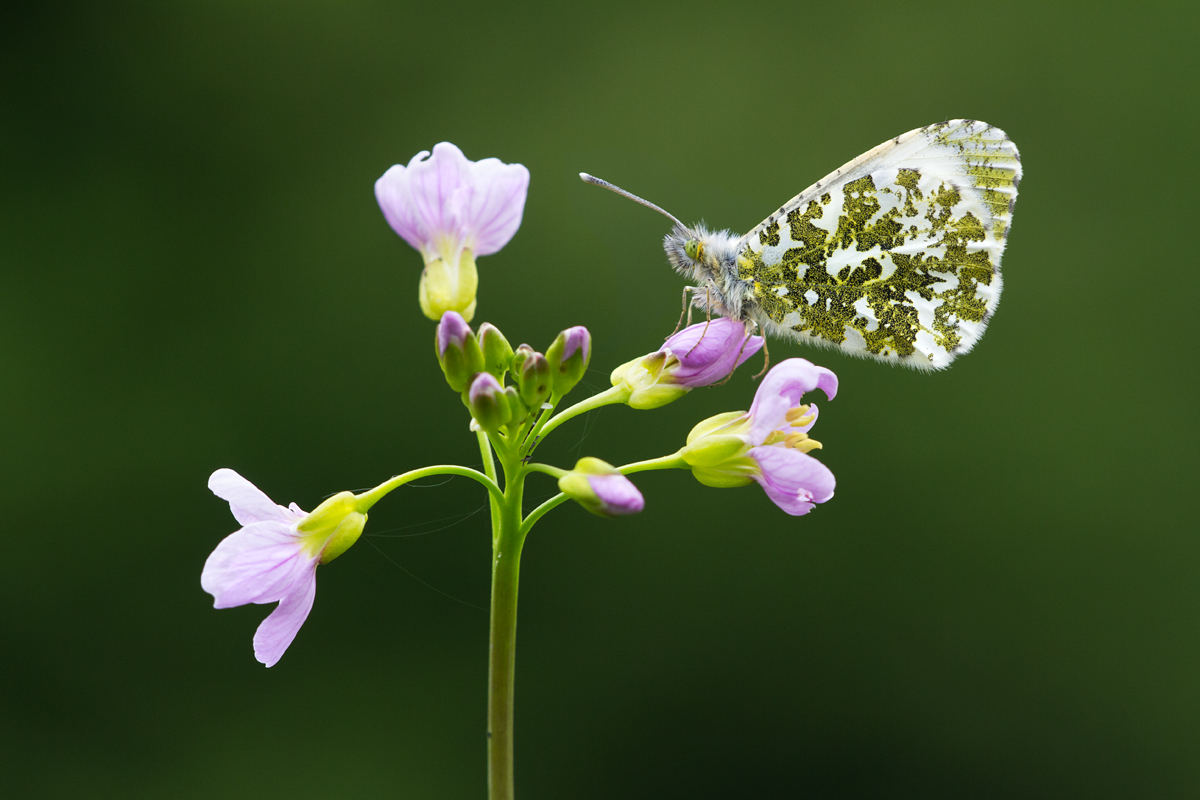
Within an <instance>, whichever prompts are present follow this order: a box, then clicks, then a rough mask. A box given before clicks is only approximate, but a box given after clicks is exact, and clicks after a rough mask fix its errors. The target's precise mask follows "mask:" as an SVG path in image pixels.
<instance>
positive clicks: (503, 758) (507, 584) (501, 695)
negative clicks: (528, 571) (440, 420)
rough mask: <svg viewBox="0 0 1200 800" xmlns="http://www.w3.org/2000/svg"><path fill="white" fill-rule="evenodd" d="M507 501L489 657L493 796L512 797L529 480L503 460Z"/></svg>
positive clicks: (496, 546)
mask: <svg viewBox="0 0 1200 800" xmlns="http://www.w3.org/2000/svg"><path fill="white" fill-rule="evenodd" d="M501 464H502V465H503V467H504V478H505V482H504V489H505V491H504V496H503V500H502V501H501V502H500V531H499V535H498V536H497V537H496V539H495V540H494V542H493V546H492V613H491V632H490V648H489V655H488V797H489V798H490V800H512V798H513V689H514V685H515V680H514V679H515V676H516V652H517V584H518V579H519V576H520V571H521V546H522V545H523V544H524V541H525V536H524V532H523V531H522V526H521V503H522V493H523V485H524V481H523V480H522V478H523V475H522V464H521V461H520V460H519V459H511V458H502V459H501Z"/></svg>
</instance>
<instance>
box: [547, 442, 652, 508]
mask: <svg viewBox="0 0 1200 800" xmlns="http://www.w3.org/2000/svg"><path fill="white" fill-rule="evenodd" d="M558 488H559V490H560V491H562V493H563V494H565V495H567V496H569V497H570V498H571V499H572V500H574V501H575V502H577V503H579V505H581V506H583V507H584V508H586V509H587V510H588V511H590V512H592V513H593V514H598V515H600V516H602V517H619V516H625V515H626V514H637V513H638V512H640V511H641V510H642V509H643V508H644V507H645V506H646V501H645V500H643V499H642V493H641V492H639V491H638V488H637V487H636V486H634V485H633V482H632V481H630V480H629V478H626V477H625V476H624V475H622V474H621V473H620V472H619V471H618V470H617V468H616V467H614V466H613V465H612V464H609V463H607V462H605V461H601V460H600V459H598V458H591V457H590V456H589V457H587V458H581V459H579V461H578V462H576V464H575V469H573V470H571V471H570V472H568V473H567V474H566V475H563V476H562V477H561V478H559V479H558Z"/></svg>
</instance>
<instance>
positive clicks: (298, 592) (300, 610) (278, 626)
mask: <svg viewBox="0 0 1200 800" xmlns="http://www.w3.org/2000/svg"><path fill="white" fill-rule="evenodd" d="M316 595H317V570H316V559H314V560H313V568H312V569H311V570H310V571H308V572H306V573H305V576H304V578H303V580H300V581H298V582H297V583H296V584H295V585H294V586H293V587H292V591H291V592H290V593H289V594H288V595H287V596H286V597H284V598H283V599H282V600H281V601H280V602H279V605H278V606H276V607H275V610H274V611H272V612H271V614H270V615H269V616H268V617H267V618H266V619H264V620H263V621H262V624H261V625H259V626H258V630H257V631H255V632H254V657H255V658H257V659H258V660H259V661H261V662H262V663H263V664H266V665H267V666H268V667H273V666H275V664H277V663H278V662H279V659H280V658H282V657H283V653H284V651H285V650H287V649H288V645H290V644H291V643H292V640H293V639H295V638H296V634H297V633H299V632H300V626H301V625H303V624H304V621H305V620H306V619H308V613H309V612H310V611H312V607H313V599H314V598H315V597H316Z"/></svg>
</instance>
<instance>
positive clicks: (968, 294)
mask: <svg viewBox="0 0 1200 800" xmlns="http://www.w3.org/2000/svg"><path fill="white" fill-rule="evenodd" d="M1020 179H1021V163H1020V155H1019V153H1018V152H1017V148H1016V146H1015V145H1014V144H1013V143H1012V141H1011V140H1009V138H1008V137H1007V135H1005V133H1004V132H1003V131H1001V130H999V129H998V128H994V127H992V126H990V125H988V124H986V123H983V122H978V121H975V120H952V121H950V122H943V123H938V124H936V125H930V126H927V127H925V128H919V129H917V130H914V131H910V132H908V133H906V134H904V135H902V136H897V137H896V138H895V139H892V140H890V141H888V142H885V143H884V144H882V145H880V146H879V147H876V148H875V149H873V150H871V151H869V152H867V153H865V154H863V155H862V156H859V157H858V158H856V159H855V160H853V161H851V162H850V163H849V164H846V165H845V166H843V167H842V168H841V169H839V170H836V171H834V172H833V173H831V174H830V175H828V176H826V177H825V178H824V179H822V180H820V181H818V182H817V183H815V184H813V185H812V186H810V187H809V188H808V189H805V190H804V191H803V192H801V193H800V194H798V195H797V196H796V197H794V198H792V200H790V201H788V203H786V204H785V205H784V206H783V207H782V208H780V209H779V210H778V211H776V212H775V213H774V214H772V215H771V216H769V217H767V219H765V220H763V222H762V223H760V224H759V225H758V226H757V227H756V228H754V229H753V230H752V231H750V232H749V233H747V234H746V235H744V236H737V235H736V234H732V233H730V232H729V231H719V232H711V231H708V230H707V229H705V228H704V227H703V226H700V225H697V226H693V227H690V228H689V227H687V226H685V225H683V224H682V223H679V222H678V220H676V224H675V226H674V228H673V230H672V231H671V233H669V234H668V235H667V236H666V238H665V239H664V242H663V244H664V248H665V249H666V252H667V258H668V260H669V261H670V262H671V264H672V266H674V267H675V269H676V270H677V271H679V272H680V273H681V274H683V275H685V276H687V277H688V278H690V279H691V280H693V281H694V282H695V284H696V285H695V287H694V289H693V290H692V302H693V304H694V305H695V306H697V307H699V308H700V309H702V310H705V311H707V312H709V313H711V314H718V315H721V316H727V317H730V318H732V319H738V320H742V321H744V322H746V323H747V324H751V323H753V324H754V325H756V326H758V327H759V328H760V329H761V330H763V331H764V332H766V333H768V334H771V335H774V336H777V337H784V338H792V339H795V340H799V341H806V342H809V343H813V344H817V345H821V346H826V347H834V348H837V349H840V350H842V351H843V352H846V353H849V354H851V355H858V356H863V357H868V358H874V359H878V360H881V361H886V362H889V363H893V364H902V365H904V366H908V367H913V368H915V369H921V370H936V369H943V368H945V367H946V366H948V365H949V364H950V362H951V361H953V360H954V359H955V358H956V357H957V356H959V355H961V354H963V353H965V352H967V351H968V350H970V349H971V347H972V346H974V344H975V342H977V341H978V340H979V337H980V336H982V334H983V331H984V329H985V328H986V327H987V323H988V321H989V320H990V319H991V316H992V313H993V312H994V311H995V309H996V305H997V303H998V302H999V300H1000V290H1001V286H1002V280H1001V275H1000V258H1001V256H1002V254H1003V252H1004V246H1005V243H1006V240H1007V235H1008V229H1009V227H1010V225H1011V222H1012V209H1013V204H1014V202H1015V201H1016V196H1017V184H1018V183H1019V182H1020ZM610 188H612V187H610ZM635 199H636V198H635ZM641 202H645V201H641ZM647 205H651V207H653V208H657V206H653V205H652V204H648V203H647ZM659 210H660V211H661V209H659ZM663 213H666V212H663ZM667 216H670V215H669V214H668V215H667ZM672 219H674V217H672Z"/></svg>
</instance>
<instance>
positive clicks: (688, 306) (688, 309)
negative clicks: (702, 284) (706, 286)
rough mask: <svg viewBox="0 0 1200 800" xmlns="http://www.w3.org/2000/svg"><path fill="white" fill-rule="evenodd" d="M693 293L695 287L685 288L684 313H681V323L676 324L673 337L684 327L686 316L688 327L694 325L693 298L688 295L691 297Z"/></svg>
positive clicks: (672, 333) (672, 332)
mask: <svg viewBox="0 0 1200 800" xmlns="http://www.w3.org/2000/svg"><path fill="white" fill-rule="evenodd" d="M693 291H695V287H694V286H685V287H683V311H680V312H679V322H677V323H675V330H673V331H671V336H674V335H675V334H677V333H679V329H680V328H682V327H683V318H684V316H687V323H688V325H691V324H692V298H691V297H689V296H688V295H690V294H691V293H692V292H693ZM671 336H668V337H667V338H668V339H670V338H671Z"/></svg>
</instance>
